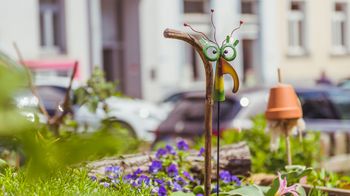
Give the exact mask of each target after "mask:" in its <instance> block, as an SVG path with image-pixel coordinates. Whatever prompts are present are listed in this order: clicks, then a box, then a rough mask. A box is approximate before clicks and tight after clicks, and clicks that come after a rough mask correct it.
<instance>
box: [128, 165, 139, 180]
mask: <svg viewBox="0 0 350 196" xmlns="http://www.w3.org/2000/svg"><path fill="white" fill-rule="evenodd" d="M141 173H142V170H141V169H140V168H137V170H136V171H134V173H133V174H132V175H131V176H129V175H127V177H128V178H129V179H133V180H136V178H137V177H138V176H139V174H141Z"/></svg>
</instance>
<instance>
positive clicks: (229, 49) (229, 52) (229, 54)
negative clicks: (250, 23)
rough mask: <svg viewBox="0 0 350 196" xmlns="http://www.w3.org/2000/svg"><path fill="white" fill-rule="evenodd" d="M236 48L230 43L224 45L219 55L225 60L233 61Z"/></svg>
mask: <svg viewBox="0 0 350 196" xmlns="http://www.w3.org/2000/svg"><path fill="white" fill-rule="evenodd" d="M236 53H237V52H236V49H235V48H234V47H233V46H231V45H226V46H224V47H223V48H222V50H221V56H222V57H224V59H225V60H226V61H233V60H234V59H235V58H236V55H237V54H236Z"/></svg>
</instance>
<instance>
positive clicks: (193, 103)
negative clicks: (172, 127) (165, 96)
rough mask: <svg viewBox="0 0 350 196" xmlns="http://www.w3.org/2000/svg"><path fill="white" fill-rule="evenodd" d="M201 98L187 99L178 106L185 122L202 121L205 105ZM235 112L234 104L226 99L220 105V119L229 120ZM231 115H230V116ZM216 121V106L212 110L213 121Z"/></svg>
mask: <svg viewBox="0 0 350 196" xmlns="http://www.w3.org/2000/svg"><path fill="white" fill-rule="evenodd" d="M204 102H205V101H204V99H202V98H189V99H186V100H185V101H183V102H181V103H180V104H179V105H178V108H179V110H181V111H182V112H183V115H184V117H185V120H187V121H203V120H204V115H205V103H204ZM236 112H237V108H236V107H235V102H234V101H233V100H229V99H227V100H226V101H224V102H221V103H220V118H221V119H222V120H226V119H229V118H230V117H232V116H233V115H234V114H235V113H236ZM231 114H232V115H231ZM216 119H217V104H214V108H213V120H216Z"/></svg>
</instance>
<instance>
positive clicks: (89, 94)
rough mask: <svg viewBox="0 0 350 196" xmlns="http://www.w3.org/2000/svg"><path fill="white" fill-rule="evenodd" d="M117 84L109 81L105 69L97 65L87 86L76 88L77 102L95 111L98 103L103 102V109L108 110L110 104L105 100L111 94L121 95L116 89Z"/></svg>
mask: <svg viewBox="0 0 350 196" xmlns="http://www.w3.org/2000/svg"><path fill="white" fill-rule="evenodd" d="M116 86H117V85H116V84H115V83H112V82H107V81H106V79H105V74H104V72H103V70H101V69H100V68H98V67H95V68H94V70H93V72H92V75H91V77H90V78H89V79H88V81H87V85H86V86H82V87H80V88H78V89H76V90H75V92H74V94H75V102H76V103H77V104H78V105H86V106H87V107H88V108H89V110H90V111H92V112H95V111H96V109H97V107H98V104H99V103H103V109H104V110H105V112H108V110H109V109H108V106H107V104H106V102H105V100H106V99H107V98H108V97H111V96H121V93H120V92H117V91H116Z"/></svg>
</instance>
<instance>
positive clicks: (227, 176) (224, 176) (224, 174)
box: [219, 170, 231, 183]
mask: <svg viewBox="0 0 350 196" xmlns="http://www.w3.org/2000/svg"><path fill="white" fill-rule="evenodd" d="M219 175H220V179H221V180H222V181H223V182H224V183H230V182H231V174H230V172H228V171H225V170H224V171H221V172H220V174H219Z"/></svg>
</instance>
